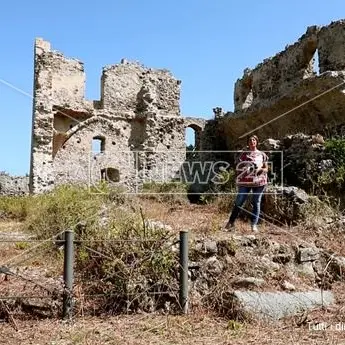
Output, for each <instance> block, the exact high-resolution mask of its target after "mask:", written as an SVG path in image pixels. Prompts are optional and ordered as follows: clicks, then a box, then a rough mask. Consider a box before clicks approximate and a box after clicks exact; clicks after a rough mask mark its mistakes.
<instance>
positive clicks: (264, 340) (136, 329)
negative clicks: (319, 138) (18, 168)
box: [0, 201, 345, 345]
mask: <svg viewBox="0 0 345 345" xmlns="http://www.w3.org/2000/svg"><path fill="white" fill-rule="evenodd" d="M143 212H144V214H145V217H146V218H149V219H153V220H159V221H161V222H163V223H165V224H168V225H171V226H172V227H173V229H174V231H176V235H177V234H178V231H179V230H181V229H190V232H191V236H201V237H203V236H214V237H217V238H218V237H220V238H226V236H228V235H227V233H225V232H223V231H222V226H223V225H224V223H225V222H226V219H227V214H226V213H224V212H223V213H221V212H219V211H218V210H217V209H216V207H215V206H213V205H204V206H201V205H189V206H187V207H186V206H183V207H182V206H174V207H170V206H167V205H165V204H162V203H159V202H154V201H150V202H145V203H143ZM19 231H20V223H16V222H0V239H1V238H5V237H6V236H5V235H4V234H6V235H8V236H10V235H11V234H16V233H18V232H19ZM236 232H238V233H239V234H246V233H247V234H249V233H250V228H249V225H248V224H247V223H245V222H242V221H239V222H238V225H237V229H236ZM258 236H264V237H267V238H271V239H274V240H276V241H278V242H284V241H285V242H289V243H291V242H293V241H301V240H304V241H309V242H312V243H315V241H318V243H319V244H324V245H326V244H327V245H328V246H329V247H330V249H332V250H334V251H336V252H337V254H339V255H345V243H344V235H343V234H342V233H339V232H336V233H334V232H332V231H328V232H322V233H321V232H317V231H316V232H315V231H303V229H301V228H299V229H298V228H295V229H289V228H287V227H278V226H274V225H272V224H269V223H263V224H262V225H261V232H260V233H259V234H258ZM26 246H27V245H25V244H24V241H23V243H21V242H20V243H16V244H13V243H6V242H2V243H0V266H2V265H3V264H4V263H6V262H7V261H8V260H10V259H11V258H13V257H14V256H18V255H20V254H21V253H22V252H23V251H25V250H26V248H27V247H26ZM25 264H27V265H28V262H26V263H25ZM29 264H30V265H31V266H33V267H35V268H42V269H45V274H46V276H47V279H48V278H50V276H49V272H53V271H54V267H52V268H51V270H48V271H49V272H48V271H47V267H49V264H50V261H49V258H45V260H41V259H40V260H36V261H30V263H29ZM60 264H61V262H60V263H59V265H60ZM30 268H32V267H30ZM55 270H56V268H55ZM57 271H58V270H57ZM1 285H2V288H4V287H5V286H6V289H7V288H8V282H6V281H5V277H4V275H3V274H0V291H1ZM332 290H333V292H334V294H335V296H336V299H337V304H336V305H334V306H332V308H329V309H327V310H317V311H314V312H311V313H308V314H302V315H298V316H296V317H294V318H291V319H288V320H284V321H279V322H277V323H271V324H265V323H261V322H254V323H237V322H233V321H231V320H226V319H224V318H219V317H218V316H216V315H212V314H210V313H209V312H207V311H205V310H191V311H190V313H189V314H188V315H185V316H181V315H180V316H179V315H158V314H137V315H121V316H104V317H86V316H85V317H82V316H78V317H75V318H74V319H73V320H72V321H71V322H66V321H61V320H60V319H59V318H54V319H52V318H48V319H40V320H39V319H30V318H27V317H26V318H23V316H19V315H16V314H11V315H1V313H0V335H1V337H0V344H4V345H9V344H22V345H26V344H32V345H33V344H36V345H43V344H50V345H60V344H61V345H62V344H63V345H65V344H95V345H97V344H102V345H103V344H106V345H108V344H109V345H110V344H128V345H141V344H145V345H147V344H183V345H186V344H198V345H200V344H224V345H225V344H239V345H242V344H262V345H263V344H277V345H280V344H284V345H286V344H330V345H332V344H344V345H345V283H344V282H339V283H336V284H334V286H333V288H332ZM0 311H1V308H0ZM5 314H6V313H5Z"/></svg>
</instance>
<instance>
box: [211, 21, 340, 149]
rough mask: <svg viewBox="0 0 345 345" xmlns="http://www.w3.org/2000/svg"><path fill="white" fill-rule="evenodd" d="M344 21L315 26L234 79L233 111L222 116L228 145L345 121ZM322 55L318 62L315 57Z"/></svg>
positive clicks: (312, 130) (316, 129)
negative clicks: (251, 137)
mask: <svg viewBox="0 0 345 345" xmlns="http://www.w3.org/2000/svg"><path fill="white" fill-rule="evenodd" d="M344 51H345V21H343V20H340V21H337V22H332V23H331V24H330V25H328V26H325V27H317V26H311V27H308V28H307V30H306V33H305V34H304V35H303V36H302V37H301V38H300V39H299V40H298V41H297V42H296V43H294V44H292V45H289V46H287V47H286V49H285V50H283V51H282V52H280V53H278V54H276V55H275V56H273V57H271V58H269V59H266V60H264V61H263V62H262V63H260V64H259V65H257V66H256V67H255V68H254V69H249V68H247V69H246V70H245V71H244V74H243V76H242V77H241V78H240V79H238V80H237V81H236V83H235V90H234V104H235V109H234V112H228V113H226V114H225V115H224V116H223V117H222V118H219V119H218V131H219V132H220V133H222V137H223V138H225V143H224V147H223V149H233V148H236V147H241V146H243V145H244V144H245V140H246V137H247V135H248V134H250V133H255V134H257V135H259V137H261V138H267V137H270V136H274V137H276V138H277V137H283V136H284V135H287V134H293V133H296V132H304V133H309V134H313V133H315V132H319V133H321V134H325V133H324V130H325V128H326V127H329V126H337V125H339V124H342V123H344V120H345V119H344V116H343V114H344V111H345V95H344V93H345V86H344V84H342V83H343V82H344V81H345V57H344ZM317 56H318V61H319V62H318V65H316V62H315V61H316V57H317Z"/></svg>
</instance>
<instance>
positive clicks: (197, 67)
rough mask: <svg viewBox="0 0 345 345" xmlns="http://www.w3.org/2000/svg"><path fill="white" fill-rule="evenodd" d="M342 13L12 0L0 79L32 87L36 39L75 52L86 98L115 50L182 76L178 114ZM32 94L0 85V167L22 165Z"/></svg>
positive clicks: (249, 3)
mask: <svg viewBox="0 0 345 345" xmlns="http://www.w3.org/2000/svg"><path fill="white" fill-rule="evenodd" d="M342 17H344V18H345V1H344V0H330V1H325V0H314V1H312V0H289V1H277V0H261V1H258V0H243V1H232V0H170V1H169V0H146V1H145V0H98V1H91V0H84V1H80V0H69V1H67V0H59V1H47V0H45V1H43V0H33V1H26V0H25V1H24V0H12V1H3V2H2V4H1V12H0V29H1V30H0V32H1V35H0V45H1V50H0V56H1V64H0V80H3V81H5V82H7V83H10V84H12V85H13V86H14V87H16V88H18V89H20V90H22V91H24V92H26V93H28V94H29V95H31V94H32V84H33V44H34V39H35V37H42V38H44V39H46V40H48V41H50V42H51V44H52V47H53V49H54V50H58V51H61V52H62V53H64V54H65V55H66V56H68V57H74V58H78V59H80V60H82V61H83V62H84V64H85V71H86V77H87V81H86V97H87V98H88V99H99V95H100V76H101V70H102V67H103V66H104V65H108V64H115V63H118V62H120V60H121V58H126V59H128V60H136V61H139V62H141V63H142V64H144V65H146V66H148V67H153V68H167V69H169V70H170V71H171V72H172V73H173V74H174V76H175V77H176V78H178V79H180V80H182V85H181V112H182V114H183V115H186V116H198V117H204V118H211V117H212V116H213V113H212V108H214V107H216V106H220V107H223V109H224V110H226V111H230V110H233V87H234V83H235V81H236V79H237V78H239V77H241V76H242V73H243V70H244V69H245V68H246V67H255V65H257V64H258V63H259V62H261V61H262V60H263V59H265V58H268V57H270V56H272V55H274V54H276V53H278V52H279V51H281V50H283V49H284V47H285V46H286V45H287V44H291V43H293V42H295V41H296V40H297V39H298V38H299V37H300V36H301V35H302V34H303V33H304V32H305V30H306V28H307V26H310V25H327V24H329V23H330V22H331V21H334V20H338V19H341V18H342ZM31 117H32V99H31V97H30V96H28V95H25V94H23V93H21V92H19V91H18V90H15V89H13V88H11V87H9V86H8V85H5V84H4V83H3V82H1V83H0V119H1V129H0V131H1V135H0V157H1V160H0V170H2V171H3V170H5V171H7V172H9V173H10V174H14V175H23V174H25V173H27V172H28V171H29V164H30V143H31Z"/></svg>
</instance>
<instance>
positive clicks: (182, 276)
mask: <svg viewBox="0 0 345 345" xmlns="http://www.w3.org/2000/svg"><path fill="white" fill-rule="evenodd" d="M75 235H76V234H75V233H74V232H73V231H72V230H66V231H63V232H60V233H59V234H57V235H55V236H52V237H50V238H48V239H46V240H35V239H25V238H20V239H16V238H2V239H1V240H0V243H15V244H16V243H21V244H23V243H27V244H34V245H33V246H31V247H30V248H28V249H25V250H24V251H23V252H22V253H20V254H19V255H16V256H14V257H12V258H10V259H8V260H6V261H5V262H3V263H2V264H1V265H0V274H4V275H5V280H6V279H7V277H14V278H16V279H18V280H20V281H21V282H23V283H25V284H29V285H31V286H32V287H34V289H33V290H34V291H35V290H36V289H40V290H41V293H39V294H37V291H36V293H33V294H17V293H16V294H13V293H10V292H9V291H7V293H4V291H1V290H2V289H0V301H1V305H3V302H4V301H10V300H13V301H23V300H30V299H31V300H32V299H34V300H47V299H52V300H53V301H55V302H56V303H58V304H59V305H60V306H62V308H60V309H62V315H61V316H62V318H63V319H71V318H72V316H73V315H74V312H75V309H78V308H79V309H81V310H83V308H84V306H83V302H85V299H100V298H103V299H105V300H107V301H108V300H110V301H113V302H115V303H116V301H118V302H120V303H125V304H126V306H125V308H126V310H130V309H131V306H133V304H135V303H136V302H137V301H138V300H139V299H140V298H142V297H143V296H144V297H147V296H155V298H156V299H157V298H161V297H162V296H164V295H167V296H170V297H172V296H173V299H175V301H176V302H177V305H178V308H179V310H180V311H181V312H182V313H187V312H188V231H181V232H180V235H179V238H177V239H176V238H175V239H174V241H170V242H167V241H166V239H165V242H166V243H164V239H163V241H162V240H157V239H153V238H152V239H151V238H137V239H136V238H133V239H128V240H127V239H126V240H124V239H104V240H102V239H94V240H92V239H91V240H90V239H82V238H78V237H77V236H75ZM48 243H49V244H54V245H55V246H57V247H60V248H62V249H63V279H62V280H61V281H56V279H55V284H52V286H49V284H47V283H42V277H40V276H36V277H35V278H33V277H30V276H29V275H25V274H24V273H19V271H18V270H15V267H16V266H19V265H20V264H22V263H23V262H25V261H28V260H32V259H37V250H40V252H41V254H42V253H44V252H45V250H44V248H42V247H43V246H44V245H45V244H48ZM105 243H106V244H108V245H109V244H112V245H114V244H116V245H117V246H120V247H122V250H121V252H122V254H121V255H122V256H124V255H127V256H128V257H130V256H131V255H133V256H135V255H136V253H131V252H126V249H127V248H126V246H127V247H128V246H129V247H128V249H130V246H131V245H133V244H135V245H136V246H139V247H141V249H143V251H142V254H143V255H142V257H138V258H135V261H132V262H127V264H128V267H127V268H126V269H127V270H130V269H132V272H129V274H128V275H127V276H124V274H123V271H121V270H119V269H118V267H116V266H114V267H109V270H108V271H107V274H106V276H105V274H104V273H103V274H102V273H99V272H97V273H98V275H99V277H98V280H97V279H94V280H92V279H90V272H91V271H92V268H89V269H88V270H86V273H88V274H85V272H77V274H75V270H74V269H75V265H76V260H75V259H76V256H77V255H79V256H80V255H85V252H87V253H88V255H91V258H89V261H91V262H92V261H93V260H94V261H97V265H96V268H97V269H98V268H99V267H101V266H102V263H103V262H100V261H101V260H102V259H105V262H106V263H107V264H111V263H114V262H118V263H119V262H120V261H121V259H123V258H120V257H116V255H114V253H110V254H109V253H105V252H102V249H101V247H100V245H102V244H105ZM92 245H95V248H96V249H95V248H92V247H91V246H92ZM145 245H146V247H145ZM172 247H174V248H175V250H171V249H172ZM111 249H114V247H111ZM162 249H169V250H170V251H171V252H175V254H176V255H175V256H174V259H175V261H176V262H175V267H178V274H177V275H175V278H176V279H175V281H174V282H173V286H164V288H162V286H161V285H162V283H161V282H155V281H151V282H150V284H146V285H144V286H142V287H141V288H140V289H138V288H136V286H135V284H136V281H135V277H134V276H133V274H135V273H137V271H138V270H136V269H135V268H138V267H139V268H140V267H141V266H143V265H144V264H145V262H147V261H148V260H151V261H152V260H155V259H158V260H159V259H160V258H161V257H160V256H159V254H160V251H162ZM145 250H146V251H145ZM177 254H178V255H177ZM125 261H126V260H124V261H123V262H122V263H125ZM148 268H150V267H148ZM84 278H86V279H84ZM124 279H127V282H126V283H127V285H130V284H132V285H134V289H132V291H131V290H130V289H129V288H128V286H127V287H126V286H120V287H117V286H116V283H117V282H118V281H121V282H122V283H124ZM143 279H144V280H145V277H144V276H141V277H138V279H137V283H138V284H137V285H138V286H139V285H140V283H142V280H143ZM43 280H44V279H43ZM105 280H106V281H107V282H111V283H112V284H110V287H109V288H107V289H104V290H103V291H100V290H102V288H104V286H105V285H106V282H105ZM80 286H83V288H82V289H80V288H79V287H80ZM114 287H115V289H114V290H115V292H114V291H113V288H114ZM116 287H117V289H116ZM119 288H120V289H119ZM121 288H123V291H122V290H121ZM31 291H32V290H31ZM88 291H91V293H89V292H88ZM113 307H114V308H115V309H116V306H113ZM0 309H1V308H0ZM3 309H4V307H3ZM6 309H7V308H6ZM7 314H8V317H9V318H10V316H9V311H8V310H7Z"/></svg>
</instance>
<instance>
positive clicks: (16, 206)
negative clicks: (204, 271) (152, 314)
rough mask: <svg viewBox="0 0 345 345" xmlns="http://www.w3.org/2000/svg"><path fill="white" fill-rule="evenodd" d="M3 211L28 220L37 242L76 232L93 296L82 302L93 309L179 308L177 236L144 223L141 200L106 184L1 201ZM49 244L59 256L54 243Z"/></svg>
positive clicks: (83, 283) (84, 283)
mask: <svg viewBox="0 0 345 345" xmlns="http://www.w3.org/2000/svg"><path fill="white" fill-rule="evenodd" d="M163 188H165V189H164V190H171V186H168V185H166V186H164V187H163ZM0 210H1V212H2V214H3V216H4V217H11V218H15V219H19V220H21V221H23V228H24V229H25V230H27V231H29V232H31V233H33V234H34V235H36V237H37V239H48V238H51V237H54V236H55V235H57V234H59V233H62V232H63V231H64V230H67V229H72V230H74V231H75V240H76V243H77V247H76V273H77V278H76V283H77V285H78V286H79V287H80V288H81V291H82V292H83V295H84V296H85V295H89V296H90V297H89V298H88V297H87V298H85V299H84V301H83V303H87V304H89V305H90V304H92V306H91V308H90V309H89V310H93V311H94V312H95V313H101V312H105V311H107V312H113V313H116V312H120V311H122V312H129V311H137V310H144V311H150V310H151V311H152V310H156V309H157V308H166V307H167V304H169V302H171V304H172V306H174V305H175V307H176V305H177V304H176V303H177V299H176V292H177V270H178V260H177V257H176V251H174V250H172V249H171V246H172V245H173V244H174V242H176V238H175V235H174V234H172V233H171V231H168V230H167V229H165V228H164V226H160V225H157V224H152V223H151V222H150V221H148V220H147V219H145V215H144V214H143V213H142V211H141V209H140V207H139V204H138V203H137V199H136V198H134V197H132V198H131V197H129V196H126V195H125V194H123V193H121V191H118V190H114V189H109V186H108V185H106V184H101V185H99V186H97V187H95V188H94V189H93V190H89V189H87V188H80V187H73V186H61V187H58V188H56V189H55V190H54V191H52V192H51V193H47V194H43V195H36V196H27V197H21V198H19V197H17V198H8V197H2V198H0ZM58 239H59V238H58ZM18 246H20V244H18ZM50 246H51V252H52V253H54V248H55V252H56V253H57V252H58V251H57V250H56V249H57V248H56V247H55V244H54V242H51V243H50ZM18 249H20V248H19V247H18ZM23 249H24V248H23ZM95 295H97V296H96V298H95ZM78 301H79V302H80V301H82V299H78ZM80 303H81V302H80Z"/></svg>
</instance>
